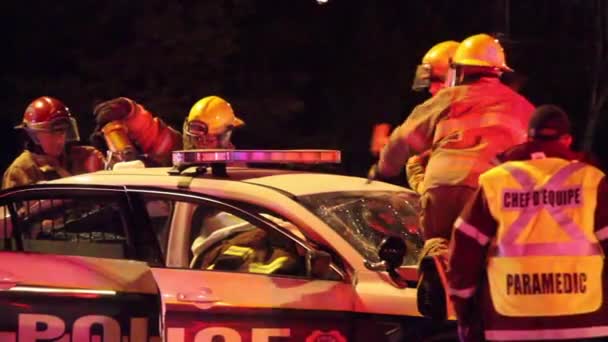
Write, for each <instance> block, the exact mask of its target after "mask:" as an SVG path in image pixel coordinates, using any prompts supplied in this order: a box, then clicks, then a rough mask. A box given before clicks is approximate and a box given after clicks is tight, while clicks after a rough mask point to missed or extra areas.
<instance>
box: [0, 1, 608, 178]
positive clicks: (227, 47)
mask: <svg viewBox="0 0 608 342" xmlns="http://www.w3.org/2000/svg"><path fill="white" fill-rule="evenodd" d="M2 6H3V7H5V9H4V10H3V14H4V16H5V17H6V18H5V20H3V21H1V23H0V25H2V26H3V27H2V28H3V30H4V32H11V34H10V35H8V36H7V37H6V43H5V46H6V48H5V49H4V50H5V51H11V53H9V54H5V57H6V59H7V61H6V62H5V63H6V64H5V70H4V72H3V74H2V76H1V78H0V82H1V84H2V86H3V89H6V91H5V96H4V97H3V100H2V104H3V112H4V113H3V115H2V116H0V124H1V129H2V131H1V132H0V134H2V136H3V137H5V139H7V140H4V144H3V146H5V147H3V149H2V151H3V153H2V158H3V159H0V166H2V168H4V167H6V166H7V165H8V163H9V162H10V161H11V160H12V158H13V157H14V156H15V154H16V153H17V149H16V147H15V146H14V136H12V135H10V134H11V132H12V131H11V127H12V126H13V125H14V124H16V123H18V121H19V120H20V116H21V114H22V113H23V110H24V108H25V106H26V105H27V103H28V102H29V101H31V100H32V99H34V98H36V97H38V96H41V95H51V96H56V97H58V98H60V99H62V100H64V101H65V102H66V104H68V106H70V107H71V109H72V110H73V112H74V113H75V114H76V115H77V117H78V121H79V123H80V127H81V135H82V136H84V137H86V136H87V135H88V134H89V133H90V132H91V129H92V127H93V122H92V114H91V111H92V107H93V105H94V104H95V103H96V102H99V101H102V100H105V99H109V98H112V97H115V96H129V97H132V98H134V99H135V100H137V101H140V102H141V103H143V104H144V105H145V106H146V107H148V108H149V109H151V110H152V111H154V112H156V113H158V114H159V115H161V116H162V117H163V118H164V119H165V120H166V121H167V122H168V123H170V124H171V125H173V126H174V127H176V128H178V129H180V128H181V124H182V121H183V119H184V117H185V116H186V115H187V113H188V111H189V109H190V106H191V105H192V104H193V103H194V102H195V101H196V100H198V99H199V98H201V97H203V96H206V95H210V94H216V95H220V96H224V97H226V98H227V99H228V100H229V101H230V102H231V103H232V104H233V107H234V108H235V109H236V111H237V113H238V115H239V116H241V117H242V118H243V119H244V120H245V121H246V122H247V126H246V127H245V128H244V129H243V130H241V131H240V132H237V133H236V134H235V136H234V139H235V142H236V144H237V146H239V147H243V148H305V147H310V148H339V149H341V150H343V151H344V165H343V171H344V172H347V173H351V174H358V175H361V174H364V173H365V171H366V170H367V168H368V166H369V164H370V163H371V162H372V161H373V160H372V157H371V156H370V155H369V153H368V147H369V139H370V133H371V126H372V124H373V123H375V122H380V121H385V122H389V123H391V124H392V125H397V124H399V123H401V122H402V121H403V119H404V118H405V117H406V115H407V114H408V113H409V111H410V110H411V109H412V108H413V106H414V105H416V104H418V103H420V102H421V101H423V100H424V99H425V98H426V96H425V95H424V94H416V93H413V92H411V91H410V90H409V88H410V84H411V80H412V76H413V71H414V68H415V66H416V64H417V63H418V62H419V60H420V58H421V57H422V55H423V54H424V53H425V51H426V50H427V49H428V48H429V47H430V46H432V45H433V44H435V43H437V42H439V41H442V40H447V39H455V40H462V39H464V38H465V37H467V36H469V35H471V34H474V33H478V32H502V33H503V37H504V39H505V45H506V48H507V53H508V60H509V63H510V64H511V65H512V66H513V67H514V68H516V69H517V70H518V76H517V78H516V80H518V81H523V83H522V85H523V88H522V89H521V91H522V92H523V93H524V94H525V95H527V96H528V97H529V98H530V99H531V101H532V102H533V103H535V104H542V103H547V102H552V103H556V104H559V105H562V106H563V107H564V108H566V110H567V111H569V112H570V114H571V115H572V116H573V121H574V125H575V128H576V129H577V130H578V131H579V134H580V135H581V136H582V132H583V131H584V128H585V124H586V123H588V124H589V125H590V126H591V127H595V128H596V132H597V130H598V129H600V128H601V127H604V128H607V127H605V126H607V125H608V123H607V122H606V120H603V119H602V118H603V116H605V113H604V112H605V108H606V105H605V104H604V103H605V101H604V100H602V99H605V97H606V90H605V89H606V72H605V69H606V67H605V66H606V63H605V60H606V44H605V40H606V37H607V35H606V33H605V26H606V14H605V11H606V7H607V6H606V5H605V4H604V3H603V2H602V1H601V0H595V1H592V2H591V1H566V0H558V1H552V0H542V1H533V2H527V1H509V0H501V1H492V2H488V1H483V0H471V1H468V2H454V1H450V0H441V1H425V2H419V1H399V0H390V1H367V0H330V1H329V2H328V3H327V4H325V5H323V6H319V5H317V3H316V1H314V0H293V1H279V0H271V1H261V0H258V1H255V0H232V1H197V0H181V1H164V0H115V1H106V2H102V1H96V0H80V1H68V2H62V6H58V5H53V6H49V5H48V2H46V1H40V0H38V1H29V2H27V7H26V5H24V4H18V3H16V2H12V3H4V4H3V5H2ZM594 6H596V7H597V8H596V7H594ZM592 18H596V19H597V20H596V19H592ZM594 20H595V21H594ZM558 23H559V24H558ZM598 25H604V26H603V27H604V31H600V29H599V26H598ZM601 32H604V33H601ZM598 40H599V41H601V42H603V43H601V44H602V45H598ZM598 47H601V50H597V48H598ZM598 51H601V58H600V59H598V57H597V55H596V53H598ZM594 77H596V78H594ZM591 94H595V95H591ZM592 96H594V97H592ZM590 103H594V105H590ZM590 108H591V110H590ZM589 111H590V112H591V113H594V115H592V116H590V117H588V113H589ZM595 113H596V114H597V115H596V114H595ZM602 113H604V114H603V115H602ZM588 119H589V120H588ZM591 131H592V130H588V132H591ZM587 136H588V137H589V138H588V139H592V138H593V137H592V136H590V135H589V134H588V135H587ZM594 141H595V145H594V147H595V150H596V151H597V150H598V149H600V148H601V145H602V144H601V141H600V140H599V139H597V138H596V139H595V140H594ZM579 145H581V144H580V142H579ZM600 155H601V154H600ZM604 157H605V158H608V155H605V156H604Z"/></svg>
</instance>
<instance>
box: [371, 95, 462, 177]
mask: <svg viewBox="0 0 608 342" xmlns="http://www.w3.org/2000/svg"><path fill="white" fill-rule="evenodd" d="M449 96H450V94H449V93H445V92H444V93H442V92H440V93H438V94H437V95H436V96H434V97H432V98H430V99H429V100H427V101H426V102H424V103H423V104H421V105H419V106H417V107H416V108H414V110H413V111H412V113H411V114H410V115H409V116H408V117H407V119H406V120H405V122H404V123H403V124H401V125H400V126H399V127H397V128H396V129H395V130H393V132H392V133H391V135H390V137H389V139H388V142H387V144H386V145H385V146H384V148H383V149H382V151H381V152H380V160H379V161H378V172H379V173H380V175H381V176H384V177H392V176H396V175H398V174H399V172H400V171H401V169H402V168H403V165H404V164H405V162H406V161H407V159H408V157H410V156H411V155H412V154H414V153H417V152H423V151H426V150H428V149H430V148H431V147H432V144H433V135H434V134H435V125H436V124H437V122H438V121H439V119H440V118H441V116H442V115H445V114H446V113H447V111H448V110H449V105H450V101H449Z"/></svg>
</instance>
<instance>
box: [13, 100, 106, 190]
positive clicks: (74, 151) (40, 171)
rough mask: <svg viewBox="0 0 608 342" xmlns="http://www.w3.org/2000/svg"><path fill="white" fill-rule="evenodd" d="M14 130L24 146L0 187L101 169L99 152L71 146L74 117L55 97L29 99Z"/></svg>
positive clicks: (76, 136) (75, 134)
mask: <svg viewBox="0 0 608 342" xmlns="http://www.w3.org/2000/svg"><path fill="white" fill-rule="evenodd" d="M15 129H17V130H18V131H19V132H20V133H21V134H22V137H23V138H24V140H25V146H24V151H23V152H22V153H21V155H19V156H18V157H17V158H16V159H15V160H14V161H13V163H12V164H11V165H10V166H9V167H8V169H7V170H6V171H5V173H4V178H3V179H2V188H3V189H7V188H11V187H15V186H22V185H28V184H33V183H37V182H40V181H46V180H52V179H56V178H61V177H67V176H71V175H75V174H80V173H85V172H93V171H97V170H101V169H103V165H104V158H103V155H102V153H101V152H99V151H98V150H96V149H95V148H93V147H92V146H81V145H75V144H76V143H78V141H79V140H80V137H79V134H78V127H77V123H76V119H74V117H73V116H72V114H71V113H70V110H69V109H68V107H66V106H65V105H64V104H63V102H61V101H59V100H58V99H56V98H53V97H49V96H42V97H40V98H37V99H36V100H34V101H32V102H31V103H30V104H29V105H28V106H27V108H26V109H25V113H24V115H23V121H22V123H21V124H20V125H19V126H16V127H15Z"/></svg>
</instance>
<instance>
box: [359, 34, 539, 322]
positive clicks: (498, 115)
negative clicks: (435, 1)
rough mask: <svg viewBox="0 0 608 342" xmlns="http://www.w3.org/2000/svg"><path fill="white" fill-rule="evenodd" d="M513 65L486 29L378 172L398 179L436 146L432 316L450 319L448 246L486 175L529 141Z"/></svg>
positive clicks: (423, 306) (428, 235) (409, 122)
mask: <svg viewBox="0 0 608 342" xmlns="http://www.w3.org/2000/svg"><path fill="white" fill-rule="evenodd" d="M510 70H511V69H510V68H509V67H508V66H507V64H506V61H505V55H504V52H503V49H502V46H501V45H500V43H499V42H498V41H497V40H496V39H494V38H493V37H491V36H489V35H486V34H478V35H474V36H471V37H469V38H467V39H465V40H464V41H462V42H461V43H460V45H459V46H458V49H457V50H456V52H455V53H454V57H453V59H452V64H451V67H450V72H449V75H448V78H447V81H446V82H448V83H449V84H450V85H451V86H450V87H446V88H443V89H441V90H439V92H437V94H435V96H433V97H431V98H430V99H429V100H427V101H425V102H424V103H422V104H421V105H419V106H417V107H416V108H414V110H413V111H412V113H411V114H410V115H409V116H408V117H407V119H406V120H405V122H404V123H403V124H402V125H401V126H399V127H397V128H396V129H395V130H394V131H393V132H392V133H391V136H390V140H389V142H388V144H387V145H386V146H385V147H384V149H383V150H382V152H381V154H380V159H379V161H378V163H377V165H374V166H372V168H371V169H370V173H369V178H371V179H373V178H375V177H379V176H384V177H391V176H395V175H397V174H398V173H399V172H400V170H401V168H402V167H403V165H404V163H405V162H406V160H408V158H409V157H410V156H412V155H414V154H418V153H421V152H424V151H427V150H431V152H430V156H429V160H428V164H427V167H426V170H425V174H424V180H423V184H422V186H421V188H420V191H421V192H422V197H421V206H422V217H421V226H422V229H423V237H424V239H425V240H426V241H425V248H424V250H423V253H422V260H421V264H420V272H421V277H420V281H419V286H418V305H419V310H420V312H421V313H423V314H424V315H426V316H431V317H434V318H438V319H442V318H445V317H446V301H447V298H446V296H445V291H444V287H445V274H444V272H443V269H444V267H445V262H446V252H447V243H448V239H449V238H450V235H451V231H452V226H453V223H454V221H455V219H456V218H457V217H458V214H460V212H461V210H462V208H463V206H464V204H465V203H466V202H467V200H468V199H469V198H470V196H471V195H472V194H473V193H474V191H475V189H476V187H477V185H478V184H477V182H478V177H479V175H480V174H481V173H483V172H484V171H486V170H488V169H489V168H491V167H492V166H493V165H494V163H495V160H496V155H497V154H498V153H500V152H502V151H504V150H506V149H508V148H509V147H511V146H514V145H516V144H520V143H522V142H524V141H525V139H526V135H527V125H528V121H529V119H530V116H531V114H532V112H533V111H534V106H533V105H532V104H530V102H528V101H527V100H526V99H525V98H524V97H522V96H521V95H519V94H517V93H516V92H515V91H513V90H512V89H510V88H509V87H507V86H506V85H504V84H502V83H501V82H500V80H499V76H500V75H501V74H502V73H503V72H506V71H510ZM427 256H428V257H427ZM427 271H428V272H427ZM440 280H441V281H440ZM442 283H443V284H444V286H442V285H441V284H442Z"/></svg>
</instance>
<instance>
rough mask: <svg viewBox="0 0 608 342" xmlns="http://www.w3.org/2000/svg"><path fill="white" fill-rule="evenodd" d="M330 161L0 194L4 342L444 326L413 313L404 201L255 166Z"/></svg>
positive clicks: (349, 182) (189, 159)
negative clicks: (2, 218)
mask: <svg viewBox="0 0 608 342" xmlns="http://www.w3.org/2000/svg"><path fill="white" fill-rule="evenodd" d="M339 161H340V153H339V151H332V150H287V151H278V150H271V151H268V150H256V151H254V150H193V151H176V152H174V153H173V162H174V167H173V168H133V167H128V168H122V169H117V168H115V169H114V170H112V171H100V172H96V173H91V174H84V175H78V176H73V177H69V178H64V179H59V180H54V181H51V182H47V183H44V184H36V185H32V186H27V187H22V188H14V189H9V190H5V191H3V192H1V193H0V213H3V214H4V215H3V217H4V220H2V222H1V223H0V235H1V236H2V237H3V243H2V245H1V247H0V248H1V251H0V255H1V256H0V258H1V260H2V262H1V263H0V307H1V308H2V310H0V311H1V312H0V341H125V342H126V341H130V342H135V341H158V340H167V341H216V340H218V341H230V342H232V341H254V342H262V341H307V342H309V341H383V340H386V341H392V340H407V341H425V340H431V338H436V337H437V336H439V335H441V334H442V332H444V331H448V333H451V331H452V328H453V327H452V326H451V325H450V324H449V323H445V322H432V321H429V320H427V319H425V318H422V317H421V316H420V314H419V312H418V310H417V306H416V289H415V284H416V280H417V272H416V260H417V256H418V253H419V252H420V248H421V246H422V242H421V239H420V237H419V235H418V212H419V210H418V197H417V196H416V194H415V193H413V192H411V191H409V190H407V189H405V188H403V187H400V186H396V185H392V184H388V183H383V182H378V181H374V182H371V183H368V182H367V180H366V179H363V178H358V177H348V176H343V175H335V174H328V173H319V172H308V171H295V170H288V169H286V168H280V167H279V168H277V167H275V168H274V169H269V168H266V167H265V168H260V167H257V168H256V167H252V165H255V164H256V163H263V164H265V165H266V166H267V165H268V164H273V163H277V164H286V163H288V164H323V163H336V162H339ZM245 164H247V165H248V166H245ZM222 338H223V339H222ZM432 340H436V339H432Z"/></svg>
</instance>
